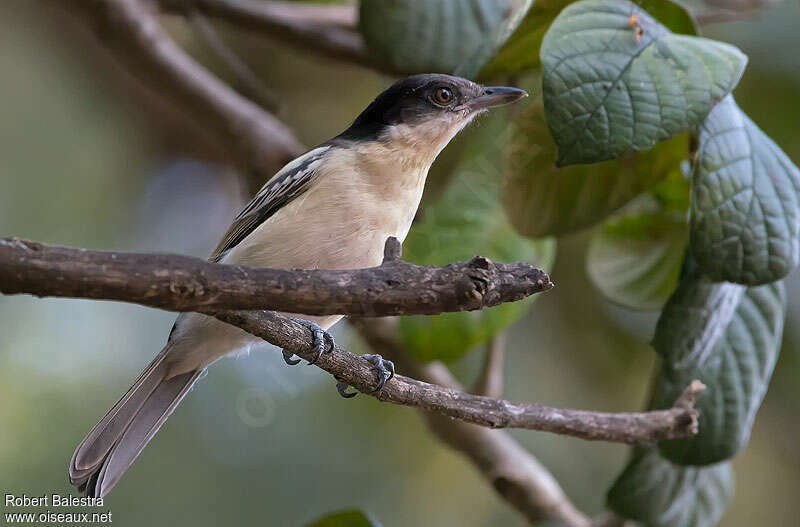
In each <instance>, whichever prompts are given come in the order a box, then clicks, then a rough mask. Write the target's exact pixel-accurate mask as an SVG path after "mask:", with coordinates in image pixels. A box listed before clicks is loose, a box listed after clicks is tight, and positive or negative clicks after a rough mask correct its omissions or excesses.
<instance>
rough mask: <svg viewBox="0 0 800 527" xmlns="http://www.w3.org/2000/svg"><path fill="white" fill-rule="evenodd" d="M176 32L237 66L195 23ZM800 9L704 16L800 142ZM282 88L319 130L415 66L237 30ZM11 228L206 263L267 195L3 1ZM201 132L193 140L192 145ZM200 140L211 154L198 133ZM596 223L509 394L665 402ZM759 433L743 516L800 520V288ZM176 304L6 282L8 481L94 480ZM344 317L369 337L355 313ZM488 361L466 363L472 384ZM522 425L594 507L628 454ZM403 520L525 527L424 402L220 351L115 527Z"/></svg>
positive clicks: (784, 143) (154, 450)
mask: <svg viewBox="0 0 800 527" xmlns="http://www.w3.org/2000/svg"><path fill="white" fill-rule="evenodd" d="M165 23H167V25H168V27H169V29H170V31H171V32H172V34H173V36H175V38H176V39H178V40H179V42H180V43H181V44H182V45H183V46H185V47H186V49H188V50H189V51H190V52H191V53H192V54H193V55H195V56H197V57H198V58H200V59H201V60H202V61H203V62H204V63H205V64H207V65H209V66H210V67H212V69H215V70H218V71H219V73H220V75H222V76H224V75H225V74H224V69H222V68H219V66H220V65H219V64H218V63H217V62H216V61H215V59H214V58H213V57H212V56H208V55H207V50H206V48H205V47H204V46H203V45H202V43H200V42H198V41H197V40H196V39H195V37H194V36H193V34H192V32H191V31H189V30H188V28H187V27H186V26H185V25H184V24H183V23H182V22H181V21H180V20H178V19H172V18H167V19H165ZM799 27H800V4H799V3H798V2H796V1H792V2H785V3H782V4H780V5H778V6H776V7H773V8H771V9H768V10H766V11H763V12H762V13H761V14H760V16H759V18H757V19H754V20H748V21H740V22H731V23H720V24H715V25H712V26H708V27H706V28H704V34H705V35H706V36H709V37H711V38H716V39H719V40H724V41H727V42H731V43H733V44H735V45H737V46H739V47H740V48H741V49H742V50H743V51H744V52H745V53H747V54H748V55H749V57H750V63H749V66H748V68H747V71H746V73H745V76H744V78H743V80H742V82H741V84H740V86H739V88H738V89H737V90H736V99H737V101H738V102H739V104H740V106H741V107H742V108H743V109H744V110H745V111H746V112H747V113H748V114H749V115H750V116H751V117H752V118H753V119H754V120H755V121H756V122H757V123H759V126H760V127H761V128H762V129H763V130H764V131H765V132H766V133H767V134H769V135H770V136H771V137H772V138H773V139H774V140H775V141H776V142H777V143H778V144H779V145H781V147H782V148H783V149H784V150H785V151H786V153H787V154H788V155H789V156H790V157H792V158H793V159H794V160H795V162H797V161H798V160H800V53H797V50H798V49H800V31H798V28H799ZM223 36H224V37H225V38H226V40H227V41H228V42H230V43H231V44H232V45H234V47H235V48H236V49H237V50H238V51H239V52H240V53H241V55H242V56H243V57H245V58H246V59H247V62H248V63H250V64H251V65H253V67H254V68H255V70H256V71H257V73H258V74H259V76H260V77H261V78H262V79H263V81H264V82H265V83H266V85H268V86H270V87H271V88H272V89H273V90H274V91H275V92H276V93H277V94H278V95H279V97H280V99H281V101H283V106H282V108H281V110H280V114H279V115H280V117H281V118H282V119H283V120H284V121H285V122H287V123H288V124H289V125H291V126H292V127H294V129H295V130H296V132H297V134H298V136H299V138H300V139H301V140H302V141H303V142H304V143H306V144H309V145H313V144H316V143H319V142H321V141H324V140H326V139H328V138H329V137H331V136H333V135H335V134H336V133H338V132H339V131H341V130H342V129H344V128H345V127H346V126H347V125H348V124H349V122H350V120H351V119H352V118H353V117H354V116H355V115H356V114H357V113H358V112H359V111H360V110H361V109H362V108H363V107H364V106H365V105H366V104H367V103H368V102H369V101H370V100H371V98H372V97H374V95H375V94H376V93H378V92H379V91H380V90H382V89H383V88H384V87H386V86H387V85H388V84H389V83H391V82H392V79H391V78H389V77H383V76H380V75H378V74H376V73H373V72H370V71H367V70H364V69H361V68H358V67H355V66H348V65H343V64H341V63H334V62H329V61H326V60H324V59H319V58H317V57H308V56H306V55H304V54H302V53H299V52H296V51H294V50H292V49H290V48H288V47H278V46H275V45H273V44H271V43H269V42H267V41H265V40H263V39H261V38H257V37H254V36H252V35H244V34H239V33H235V32H233V31H231V32H224V33H223ZM0 75H1V76H2V82H0V189H1V190H0V236H12V235H13V236H21V237H25V238H30V239H34V240H37V241H42V242H49V243H56V244H62V245H74V246H80V247H89V248H96V249H117V250H125V251H170V252H178V253H186V254H192V255H196V256H201V257H205V256H207V254H208V253H209V252H210V251H211V249H212V248H213V247H214V246H215V245H216V242H217V240H218V238H219V236H220V235H221V234H222V233H223V232H224V230H225V228H226V227H227V224H228V222H229V220H230V219H231V218H232V217H233V215H234V213H235V212H236V209H237V208H238V207H239V206H240V205H241V204H242V201H243V200H244V199H245V197H246V194H247V191H246V189H245V187H244V184H243V183H242V181H241V179H240V178H239V177H237V175H236V174H235V173H233V172H232V171H230V170H229V169H227V168H225V167H223V166H219V165H214V164H212V163H202V162H199V161H196V160H193V159H192V158H191V157H188V156H176V154H175V153H176V152H179V151H187V150H188V149H189V147H188V146H187V144H188V143H192V144H196V142H194V141H193V136H194V134H195V133H196V132H197V131H196V130H191V127H190V125H188V124H187V123H186V122H185V121H181V120H179V119H174V118H172V117H168V118H165V117H164V115H163V113H162V112H161V111H160V110H159V107H158V106H154V105H153V101H152V98H151V97H149V96H147V95H146V94H145V92H143V91H142V90H141V89H140V88H139V87H136V83H135V81H134V80H133V79H132V78H131V77H130V76H128V75H127V74H126V73H125V72H123V71H121V70H120V69H119V68H118V67H116V66H115V65H114V64H113V62H112V61H111V60H109V58H108V57H107V56H106V55H105V54H104V53H103V52H102V51H101V50H100V49H98V48H97V47H96V44H95V43H94V41H93V40H92V39H91V38H90V37H89V35H88V34H87V33H85V32H84V31H83V30H82V29H81V28H80V27H79V26H77V25H74V24H71V23H70V21H69V20H68V19H65V18H63V17H62V16H60V15H59V14H58V13H57V12H55V11H52V10H49V9H42V8H41V7H40V6H39V5H38V3H35V2H29V1H25V0H5V1H3V2H2V3H0ZM184 143H186V144H184ZM194 148H197V147H196V146H194ZM587 238H588V237H587V235H586V234H585V233H582V234H578V235H572V236H569V237H567V238H564V239H562V240H560V242H559V251H558V256H557V261H556V264H555V268H554V272H553V278H554V281H555V282H556V284H557V288H556V289H555V290H553V291H552V292H550V293H547V294H546V295H544V296H543V297H542V298H540V299H539V300H538V301H537V302H536V303H535V305H534V307H533V308H532V310H531V311H530V313H529V315H528V316H527V317H526V318H524V319H523V320H522V321H520V322H518V323H517V324H516V325H515V326H514V327H513V328H512V331H511V332H510V335H509V343H508V354H507V358H506V361H507V368H506V387H505V394H504V395H505V396H506V397H507V398H510V399H513V400H520V401H535V402H540V403H544V404H551V405H556V406H569V407H577V408H586V409H595V410H608V411H624V410H636V409H638V408H640V407H641V406H642V405H643V404H644V401H645V399H646V397H647V389H648V388H647V387H648V383H649V380H650V376H651V373H652V366H653V362H654V353H653V352H652V350H651V349H650V348H649V347H648V346H647V344H646V342H647V341H648V340H649V338H650V336H651V334H652V329H653V325H654V322H655V315H648V314H639V313H631V312H628V311H624V310H621V309H619V308H615V307H614V306H611V305H610V304H608V303H606V302H604V301H603V300H602V299H601V298H599V296H598V293H597V292H596V291H595V290H594V288H593V287H592V286H591V285H590V284H589V282H588V280H587V278H586V276H585V270H584V264H583V257H584V254H585V249H586V241H587ZM799 284H800V277H798V276H797V273H795V275H794V276H793V277H791V278H790V279H789V280H788V282H787V285H788V290H789V310H790V313H789V317H788V319H787V324H786V332H785V339H784V347H783V352H782V355H781V358H780V360H779V362H778V365H777V368H776V373H775V378H774V380H773V382H772V384H771V385H770V390H769V393H768V395H767V397H766V400H765V402H764V405H763V407H762V409H761V411H760V413H759V415H758V418H757V422H756V426H755V428H754V431H753V437H752V441H751V443H750V446H749V447H748V449H747V450H746V451H745V452H744V453H743V454H742V455H740V456H739V457H738V458H737V459H736V460H735V462H734V465H735V469H736V497H735V499H734V502H733V504H732V506H731V508H730V509H729V511H728V512H727V514H726V515H725V517H724V518H723V520H722V522H721V525H723V526H725V527H738V526H752V525H770V526H791V525H800V519H799V518H800V501H799V500H798V499H797V496H798V495H800V448H798V444H797V437H800V420H798V419H797V416H798V415H800V383H798V379H799V378H800V350H798V346H800V334H798V324H797V321H798V320H800V301H798V300H797V297H796V295H794V294H793V293H794V292H795V291H797V290H798V285H799ZM173 320H174V315H173V314H171V313H166V312H161V311H156V310H152V309H146V308H142V307H137V306H133V305H127V304H120V303H110V302H93V301H81V300H54V299H45V300H40V299H34V298H31V297H25V296H16V297H0V492H1V493H14V494H22V493H27V494H32V495H40V494H43V493H53V492H55V493H61V494H66V493H69V492H70V491H71V490H72V487H70V486H69V483H68V481H67V475H66V468H67V463H68V461H69V459H70V456H71V455H72V452H73V449H74V447H75V446H76V444H77V442H78V441H80V439H81V438H82V437H83V436H84V434H85V433H86V432H87V431H88V430H89V428H90V427H91V426H92V425H93V424H94V423H95V422H96V421H97V420H99V418H100V417H101V416H102V415H103V414H104V413H105V412H106V410H107V409H108V408H109V407H110V406H111V405H112V404H113V402H114V401H115V400H116V399H117V397H119V395H120V394H122V393H123V392H124V390H125V389H127V387H128V385H129V384H130V382H131V381H132V379H133V378H135V377H136V376H137V375H138V374H139V372H140V371H141V369H142V368H143V367H144V366H145V365H146V364H147V363H148V362H149V361H150V360H151V358H152V357H153V355H154V354H155V353H156V352H157V351H158V350H159V349H160V347H161V345H162V344H163V342H164V340H165V338H166V336H167V334H168V332H169V329H170V326H171V324H172V321H173ZM341 326H342V327H338V328H337V329H336V332H335V334H336V335H337V337H338V338H339V339H340V341H341V342H343V343H348V344H349V345H351V346H354V347H357V346H358V342H356V341H355V339H353V338H352V335H349V334H348V331H347V329H348V328H346V327H344V325H341ZM479 362H480V355H479V354H478V353H472V354H470V355H468V356H467V357H465V358H463V359H461V360H460V361H458V362H457V363H455V364H454V365H453V368H454V370H455V372H456V373H457V374H458V375H459V376H460V377H461V378H462V380H464V381H465V382H467V383H469V382H471V381H472V379H473V378H474V376H475V373H476V371H477V368H478V365H479ZM511 433H512V435H513V436H514V437H515V438H517V439H518V440H519V441H520V442H521V443H522V444H524V445H525V446H526V447H527V448H529V449H530V450H531V452H533V453H534V454H535V455H536V456H537V457H539V458H540V459H541V461H543V462H544V463H545V465H547V466H548V467H549V468H550V470H551V471H552V472H553V474H554V475H555V476H556V478H557V479H558V480H559V481H560V483H561V484H562V486H563V487H564V489H565V490H566V492H567V493H568V495H569V496H570V497H571V498H572V499H573V501H574V502H575V503H576V505H578V506H579V507H580V508H582V509H584V510H586V511H588V512H600V511H601V510H602V509H603V503H604V499H605V492H606V490H607V489H608V487H609V486H610V484H611V483H612V481H613V480H614V478H615V477H616V475H617V473H618V471H619V469H620V468H621V467H622V466H623V464H624V462H625V459H626V457H627V455H628V449H627V448H626V447H624V446H621V445H609V444H604V443H589V442H584V441H580V440H577V439H566V438H562V437H558V436H553V435H548V434H544V433H536V432H529V431H514V432H511ZM351 507H355V508H360V509H363V510H365V511H368V512H369V513H370V514H371V515H372V516H374V517H375V518H377V519H379V520H380V521H381V522H383V524H384V525H386V526H395V525H463V526H473V525H474V526H478V525H509V526H511V525H523V524H524V521H523V520H522V519H521V517H520V516H518V515H517V514H516V513H515V512H514V511H512V510H511V509H510V508H509V507H508V506H507V505H506V503H504V502H502V501H501V500H500V499H499V498H497V497H496V496H495V494H494V492H493V491H492V489H491V488H489V487H488V486H487V485H486V483H485V482H484V480H483V479H482V478H481V477H480V476H479V475H478V474H477V473H476V472H475V471H474V470H473V469H472V467H470V466H469V465H468V464H467V463H466V462H465V461H463V460H462V459H460V457H459V456H458V455H457V454H455V453H453V452H452V451H450V450H448V449H447V448H445V447H443V446H441V445H440V444H439V443H438V442H437V441H436V440H435V439H434V438H433V437H432V436H431V435H429V433H428V432H427V430H426V428H425V425H424V423H423V422H422V421H421V420H420V419H419V418H418V416H417V415H416V414H415V412H414V411H413V410H411V409H408V408H401V407H396V406H388V405H382V404H378V403H376V402H375V401H374V400H371V399H369V398H367V397H357V398H356V399H354V400H344V399H341V398H339V397H338V396H337V395H336V392H335V390H334V387H333V381H332V379H331V378H330V376H327V375H325V374H323V372H321V371H320V370H318V369H315V368H304V367H297V368H292V369H289V368H288V367H286V366H285V365H284V364H283V361H282V359H281V356H280V354H278V353H274V352H271V351H270V350H269V349H268V347H266V346H265V352H258V353H253V354H251V355H250V356H247V357H242V358H240V359H238V360H226V361H223V362H222V363H219V364H217V365H215V366H214V367H212V368H211V370H210V375H209V376H208V377H207V378H205V379H204V380H202V381H201V382H200V383H199V384H198V385H197V387H196V388H195V389H194V391H193V392H192V394H191V395H190V396H189V397H188V398H187V400H186V401H185V402H184V403H183V404H182V405H181V408H180V409H179V410H178V411H177V412H176V414H175V415H174V416H173V417H172V419H171V420H170V422H169V424H168V425H166V426H165V427H164V429H163V430H162V431H161V433H160V434H159V435H158V437H157V439H155V440H154V441H153V442H152V443H151V445H150V446H149V447H148V448H147V450H146V451H145V453H144V454H143V455H142V457H141V458H140V459H139V461H138V462H137V463H136V464H135V466H134V467H133V468H132V469H131V470H130V472H129V473H128V474H127V475H126V477H125V478H124V479H123V480H122V482H121V483H120V484H119V485H118V486H117V488H116V489H115V491H114V492H113V493H112V495H111V496H110V498H108V499H107V506H106V507H105V508H106V509H110V510H111V511H112V512H113V513H114V524H115V525H122V526H126V525H148V524H155V525H161V524H171V525H176V526H180V525H193V526H202V525H218V524H222V523H226V524H227V523H231V524H258V525H290V526H292V525H294V526H300V525H304V524H305V523H308V522H309V521H311V520H313V519H315V518H317V517H320V516H323V515H324V514H326V513H328V512H330V511H333V510H339V509H344V508H351Z"/></svg>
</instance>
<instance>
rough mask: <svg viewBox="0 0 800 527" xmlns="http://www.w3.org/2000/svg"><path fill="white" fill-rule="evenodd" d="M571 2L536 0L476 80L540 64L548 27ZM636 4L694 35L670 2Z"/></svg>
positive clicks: (651, 0)
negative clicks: (540, 52) (543, 40)
mask: <svg viewBox="0 0 800 527" xmlns="http://www.w3.org/2000/svg"><path fill="white" fill-rule="evenodd" d="M572 2H573V0H537V1H536V2H535V3H534V5H533V7H531V8H530V9H529V10H528V14H527V15H526V16H525V19H524V20H523V21H522V23H521V24H519V28H517V30H516V31H515V32H514V34H513V35H512V36H511V38H509V39H508V41H507V42H506V43H505V44H504V45H503V47H502V48H501V49H500V51H498V52H497V54H495V56H494V58H493V59H492V60H491V61H490V62H489V63H488V64H486V66H484V68H483V69H482V70H481V72H480V75H479V77H480V78H482V79H486V78H492V77H497V76H499V75H516V74H519V73H523V72H525V71H530V70H534V69H538V68H539V67H540V66H541V64H542V63H541V61H540V60H539V48H540V47H541V45H542V39H543V38H544V34H545V32H547V28H549V27H550V24H551V23H552V22H553V20H555V18H556V16H557V15H558V13H560V12H561V10H562V9H564V7H566V6H567V5H569V4H571V3H572ZM637 4H638V5H639V7H641V8H642V9H644V10H645V11H647V12H648V13H650V14H651V15H652V16H653V18H655V19H656V20H658V21H659V22H661V23H662V24H664V25H665V26H667V28H669V29H670V30H671V31H672V32H674V33H687V34H690V35H695V34H697V27H696V25H695V22H694V20H693V19H692V17H691V15H690V14H689V12H688V11H687V10H686V9H685V8H684V7H683V6H681V5H679V4H676V3H674V2H670V1H669V0H644V1H641V2H637Z"/></svg>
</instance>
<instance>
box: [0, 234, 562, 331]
mask: <svg viewBox="0 0 800 527" xmlns="http://www.w3.org/2000/svg"><path fill="white" fill-rule="evenodd" d="M399 245H400V243H399V242H398V241H397V239H395V238H389V239H388V240H387V242H386V246H387V252H391V251H395V250H397V251H399V249H396V248H395V247H399ZM551 287H553V284H552V282H550V278H549V277H548V276H547V274H546V273H545V272H544V271H541V270H539V269H536V268H535V267H533V266H531V265H530V264H527V263H512V264H500V263H494V262H492V261H490V260H489V259H487V258H483V257H480V256H478V257H475V258H473V259H472V260H471V261H469V262H460V263H455V264H450V265H445V266H441V267H427V266H420V265H414V264H412V263H409V262H406V261H403V260H402V259H400V258H396V259H392V260H391V261H385V262H384V263H383V264H382V265H380V266H378V267H371V268H368V269H356V270H345V271H335V270H324V269H315V270H287V269H267V268H258V267H244V266H238V265H226V264H218V263H211V262H207V261H205V260H201V259H199V258H194V257H191V256H182V255H176V254H136V253H117V252H104V251H89V250H86V249H74V248H68V247H57V246H50V245H43V244H41V243H36V242H31V241H26V240H21V239H18V238H4V239H3V238H0V292H2V293H4V294H32V295H36V296H57V297H72V298H92V299H96V300H119V301H123V302H134V303H137V304H142V305H145V306H150V307H157V308H162V309H169V310H173V311H209V310H215V311H219V310H228V309H271V310H276V311H282V312H288V313H304V314H307V315H334V314H342V315H359V316H387V315H409V314H414V315H434V314H439V313H443V312H453V311H466V310H475V309H483V308H485V307H490V306H495V305H498V304H502V303H504V302H513V301H517V300H521V299H523V298H525V297H527V296H530V295H532V294H534V293H540V292H542V291H546V290H548V289H550V288H551Z"/></svg>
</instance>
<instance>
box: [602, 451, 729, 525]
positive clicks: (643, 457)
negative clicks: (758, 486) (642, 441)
mask: <svg viewBox="0 0 800 527" xmlns="http://www.w3.org/2000/svg"><path fill="white" fill-rule="evenodd" d="M732 497H733V470H732V469H731V465H730V463H727V462H725V463H719V464H717V465H713V466H709V467H681V466H678V465H673V464H672V463H670V462H669V461H667V460H666V459H664V458H662V457H661V456H659V454H658V449H656V448H655V447H649V448H642V449H638V450H637V451H635V452H634V456H633V458H632V459H631V461H630V462H629V463H628V466H627V467H626V468H625V470H624V471H623V472H622V474H620V476H619V477H618V478H617V481H615V482H614V486H613V487H611V490H609V492H608V498H607V502H608V507H609V508H610V509H611V510H613V511H614V512H616V513H617V514H619V515H620V516H623V517H625V518H628V519H631V520H636V521H639V522H642V523H643V524H645V525H647V526H648V527H709V526H713V525H716V524H717V522H718V521H719V519H720V518H721V517H722V514H723V513H724V512H725V509H726V507H727V506H728V502H730V500H731V498H732Z"/></svg>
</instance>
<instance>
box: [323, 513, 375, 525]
mask: <svg viewBox="0 0 800 527" xmlns="http://www.w3.org/2000/svg"><path fill="white" fill-rule="evenodd" d="M308 527H381V524H380V523H378V522H376V521H373V520H371V519H369V517H367V515H366V514H364V513H363V512H361V511H358V510H349V511H342V512H336V513H333V514H330V515H328V516H325V517H324V518H321V519H319V520H317V521H315V522H314V523H312V524H309V526H308Z"/></svg>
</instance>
